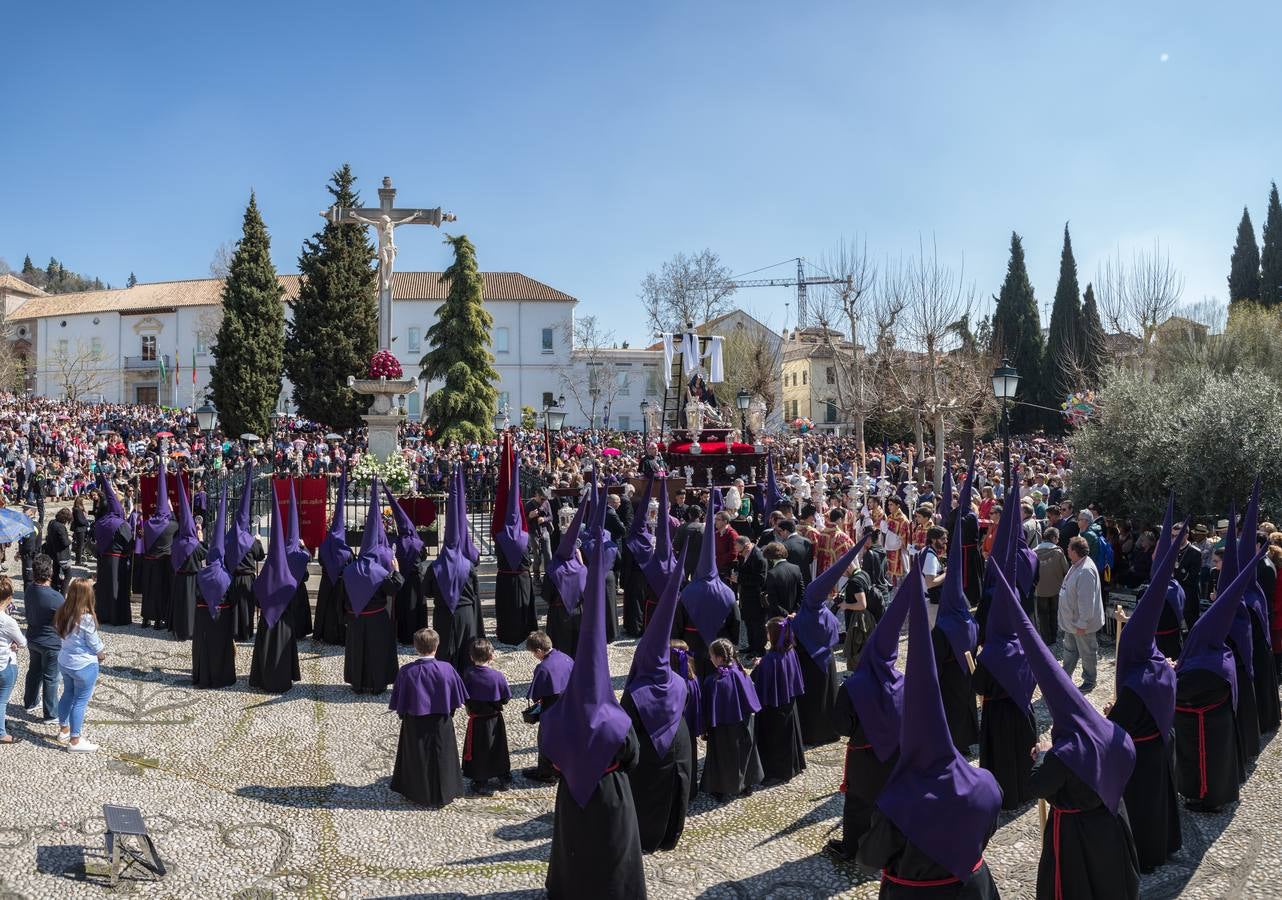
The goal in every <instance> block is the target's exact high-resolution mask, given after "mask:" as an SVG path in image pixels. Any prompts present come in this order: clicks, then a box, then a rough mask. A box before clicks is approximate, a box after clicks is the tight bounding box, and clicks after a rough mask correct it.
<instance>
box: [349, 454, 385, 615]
mask: <svg viewBox="0 0 1282 900" xmlns="http://www.w3.org/2000/svg"><path fill="white" fill-rule="evenodd" d="M379 487H380V482H379V480H378V479H377V478H375V479H374V480H373V481H372V482H371V483H370V486H369V513H368V514H367V515H366V517H365V531H364V532H363V533H362V534H361V552H360V553H358V554H357V555H356V558H355V559H354V560H352V562H351V564H350V565H349V566H348V567H347V568H346V569H344V570H343V586H344V587H345V588H347V600H348V602H349V603H351V605H352V612H354V613H356V615H358V616H359V615H360V614H361V613H363V612H364V611H365V607H366V606H368V605H369V602H370V600H372V599H373V597H374V594H375V593H377V592H378V589H379V588H380V587H381V586H382V584H383V582H384V581H386V580H387V576H389V575H391V574H392V545H391V544H390V543H388V540H387V531H386V530H385V529H384V528H383V511H382V510H381V509H380V508H379V505H378V496H379V494H378V492H379Z"/></svg>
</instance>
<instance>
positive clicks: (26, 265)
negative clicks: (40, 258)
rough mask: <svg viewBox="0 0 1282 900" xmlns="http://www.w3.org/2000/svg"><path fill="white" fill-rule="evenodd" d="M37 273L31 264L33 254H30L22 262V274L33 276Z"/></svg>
mask: <svg viewBox="0 0 1282 900" xmlns="http://www.w3.org/2000/svg"><path fill="white" fill-rule="evenodd" d="M35 271H36V267H35V265H33V264H32V262H31V254H30V253H28V254H27V255H26V257H25V258H24V259H23V260H22V274H23V275H32V274H34V273H35Z"/></svg>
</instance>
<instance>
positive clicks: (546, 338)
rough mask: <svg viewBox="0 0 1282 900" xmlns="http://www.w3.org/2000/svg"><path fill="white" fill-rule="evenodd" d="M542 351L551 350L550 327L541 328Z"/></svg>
mask: <svg viewBox="0 0 1282 900" xmlns="http://www.w3.org/2000/svg"><path fill="white" fill-rule="evenodd" d="M543 352H544V353H551V352H552V329H551V328H544V329H543Z"/></svg>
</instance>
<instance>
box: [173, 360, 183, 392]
mask: <svg viewBox="0 0 1282 900" xmlns="http://www.w3.org/2000/svg"><path fill="white" fill-rule="evenodd" d="M182 370H183V358H182V354H181V353H178V352H175V353H174V387H178V376H179V374H180V373H181V372H182Z"/></svg>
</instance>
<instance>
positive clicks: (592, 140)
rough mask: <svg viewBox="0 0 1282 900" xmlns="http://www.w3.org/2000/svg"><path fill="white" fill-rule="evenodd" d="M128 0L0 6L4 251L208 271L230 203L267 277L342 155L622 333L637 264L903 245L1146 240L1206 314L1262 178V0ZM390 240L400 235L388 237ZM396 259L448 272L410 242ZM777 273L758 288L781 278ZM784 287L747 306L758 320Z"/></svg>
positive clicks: (1278, 127) (1090, 248) (108, 275)
mask: <svg viewBox="0 0 1282 900" xmlns="http://www.w3.org/2000/svg"><path fill="white" fill-rule="evenodd" d="M1056 6H1057V7H1059V8H1056V9H1052V8H1051V5H1050V4H1043V3H1023V4H1017V3H1011V2H1005V3H1000V2H932V0H922V2H917V3H870V2H808V3H781V2H728V0H727V2H721V0H702V2H676V0H667V2H648V3H646V2H642V3H600V2H597V3H586V2H552V0H546V2H539V3H532V2H524V3H517V2H509V3H499V2H489V3H486V2H468V3H448V4H447V3H440V2H426V0H419V2H388V3H379V4H356V3H335V2H329V0H312V2H306V3H303V2H283V0H280V2H264V0H258V2H254V3H245V2H240V0H222V2H220V3H217V4H211V3H203V4H196V3H173V2H172V0H167V2H130V3H117V4H106V3H101V2H92V3H53V2H50V3H23V4H11V5H10V8H8V9H6V11H5V16H4V19H5V31H6V33H7V34H8V38H7V39H6V41H5V51H4V56H5V64H4V66H3V70H2V72H0V87H3V96H4V98H5V107H6V110H7V116H6V121H7V126H6V127H5V128H4V134H5V137H4V139H3V140H2V141H0V171H2V172H3V173H4V176H5V188H4V190H3V198H4V210H5V215H4V216H3V217H2V218H0V257H4V258H5V259H6V260H7V261H8V262H9V264H10V265H12V266H15V267H16V266H18V265H20V264H21V262H22V257H23V254H24V253H30V254H31V256H32V258H33V260H35V262H36V263H37V264H38V265H44V264H45V263H46V262H47V261H48V258H49V257H50V256H51V255H56V256H57V257H58V258H59V259H61V260H62V261H63V262H64V264H65V265H67V266H68V267H69V268H72V269H75V270H77V271H81V272H85V273H88V274H96V275H99V276H100V277H102V278H104V279H108V280H110V281H112V282H113V283H123V282H124V280H125V278H126V277H127V276H128V274H129V272H130V271H134V272H136V273H137V274H138V277H139V278H140V279H141V280H143V281H155V280H165V279H173V278H193V277H203V276H205V275H206V274H207V272H208V266H209V262H210V259H211V258H212V256H213V254H214V251H215V248H216V247H217V246H218V245H219V243H220V242H223V241H229V240H234V239H235V238H236V237H237V236H238V235H239V227H240V218H241V215H242V213H243V209H244V205H245V202H246V200H247V198H248V194H249V191H250V189H251V188H253V189H254V190H256V191H257V193H258V199H259V204H260V206H261V207H262V209H263V212H264V216H265V218H266V220H267V224H268V226H269V228H270V230H271V233H272V238H273V252H274V256H275V260H276V264H277V266H278V267H279V268H280V269H281V270H282V271H293V270H294V268H295V260H296V257H297V254H298V249H299V246H300V243H301V241H302V240H303V239H304V238H305V237H307V236H308V235H309V234H311V232H313V231H314V230H315V229H316V228H317V227H318V226H319V224H320V219H319V217H318V216H317V212H318V211H319V210H320V209H321V208H323V207H324V206H325V205H326V203H327V199H326V198H327V195H326V194H325V192H324V189H323V188H324V183H325V181H326V179H327V177H328V175H329V173H330V171H331V170H332V169H334V168H335V167H336V166H337V165H338V164H340V163H342V162H343V161H348V162H350V163H351V164H352V165H353V167H354V169H355V170H356V172H357V174H358V176H360V179H361V181H360V187H361V188H362V189H363V197H364V199H365V200H366V201H367V202H370V203H371V204H372V203H374V202H375V201H376V200H377V197H376V195H375V188H376V186H377V183H378V181H379V179H380V178H381V177H382V176H383V175H385V174H386V175H391V176H392V177H393V179H394V181H395V182H396V185H397V187H398V188H400V197H399V198H398V200H399V201H400V204H401V205H404V206H435V205H442V206H444V207H445V208H446V209H448V210H452V211H454V212H455V213H457V214H458V216H459V221H458V222H457V223H456V224H455V225H454V226H449V227H450V228H451V230H454V229H457V230H458V231H462V232H466V233H467V234H469V235H470V236H471V237H472V239H473V240H474V242H475V243H476V245H477V247H478V252H479V257H480V262H481V265H482V267H483V268H491V269H502V270H517V271H522V272H525V273H527V274H529V275H531V276H533V277H534V278H537V279H540V280H542V281H545V282H547V283H549V284H551V285H553V286H555V287H557V288H560V289H562V290H565V291H567V292H568V293H571V294H573V295H574V296H576V297H578V298H580V299H581V300H582V301H583V305H582V306H581V307H580V314H597V315H599V316H600V318H601V319H602V321H603V322H604V324H605V325H606V326H607V327H608V328H611V329H613V330H614V331H615V332H616V333H617V334H618V335H619V337H620V338H629V339H631V340H633V341H639V340H640V339H642V338H643V337H645V335H644V326H643V322H642V318H641V316H640V314H639V311H638V307H637V305H636V302H635V301H636V294H637V285H638V283H639V281H640V280H641V278H642V277H643V276H644V274H645V273H646V272H647V271H650V270H652V269H656V268H657V267H658V266H659V265H660V263H661V262H662V261H663V260H665V259H667V258H669V257H670V256H671V255H672V254H673V253H675V252H677V251H680V250H697V249H700V248H703V247H711V248H712V249H714V250H716V251H717V252H718V253H720V254H721V256H722V258H723V259H724V260H725V262H726V264H727V265H729V266H730V267H731V268H732V269H733V270H734V271H735V272H745V271H748V270H752V269H757V268H759V267H761V266H765V265H768V264H770V263H774V262H777V261H779V260H782V259H786V258H788V257H792V256H797V255H804V256H808V257H815V258H818V257H819V256H820V255H821V254H822V253H823V252H824V251H825V250H827V249H829V248H830V247H832V246H833V244H834V243H835V242H836V241H837V240H838V239H839V238H840V237H842V236H843V235H845V236H853V235H856V234H858V235H860V236H863V237H866V239H867V242H868V246H869V249H870V250H871V251H872V252H874V253H875V254H876V255H878V256H882V255H885V254H891V255H898V254H900V253H901V252H905V253H906V252H908V251H910V250H912V249H913V248H915V247H916V245H917V241H918V237H919V236H920V235H924V236H925V237H926V239H927V240H929V239H930V237H931V235H933V236H934V238H935V240H936V241H937V242H938V246H939V249H940V252H941V255H943V256H945V257H947V258H950V259H952V260H953V261H955V262H957V263H960V262H961V261H962V260H963V258H964V261H965V271H966V275H967V278H968V279H969V280H973V281H974V283H975V285H976V289H977V292H978V294H979V296H980V297H981V298H983V299H984V300H985V301H987V299H988V298H989V297H990V296H991V295H992V294H993V293H995V292H996V291H997V289H998V287H999V285H1000V283H1001V279H1002V276H1003V273H1004V270H1005V265H1006V257H1007V245H1008V241H1009V234H1010V231H1011V230H1012V229H1014V230H1017V231H1019V232H1020V233H1021V234H1022V235H1023V236H1024V239H1025V247H1026V251H1027V255H1028V261H1029V267H1030V272H1031V275H1032V279H1033V283H1034V287H1035V289H1036V291H1037V296H1038V300H1039V303H1042V304H1048V303H1049V302H1050V300H1051V297H1052V295H1053V294H1054V289H1055V279H1056V274H1057V270H1058V264H1059V250H1060V240H1061V230H1062V228H1063V225H1064V222H1065V221H1066V220H1067V221H1069V222H1070V227H1071V229H1072V233H1073V239H1074V247H1075V250H1076V252H1077V259H1078V266H1079V271H1080V274H1081V278H1082V283H1083V286H1084V285H1085V282H1086V281H1087V280H1089V279H1090V278H1091V277H1092V275H1093V273H1094V272H1095V268H1096V265H1097V262H1098V261H1100V260H1101V259H1102V258H1103V257H1104V256H1105V255H1107V254H1108V253H1109V252H1110V251H1112V250H1113V249H1114V248H1115V247H1121V248H1122V249H1123V251H1125V252H1126V253H1128V254H1129V252H1130V250H1131V249H1132V248H1134V247H1139V246H1146V245H1149V244H1151V242H1152V241H1153V239H1154V238H1157V237H1160V238H1161V240H1162V243H1163V245H1164V246H1166V247H1168V248H1169V249H1170V251H1171V254H1172V257H1173V259H1174V261H1175V263H1176V264H1177V265H1178V267H1179V268H1180V269H1181V271H1182V272H1183V273H1184V275H1185V277H1186V279H1187V287H1186V290H1185V294H1184V300H1185V301H1186V302H1189V301H1197V300H1200V299H1202V298H1203V297H1204V296H1218V297H1220V298H1221V299H1223V297H1224V293H1225V278H1226V276H1227V273H1228V257H1229V253H1230V251H1231V249H1232V241H1233V236H1234V232H1235V229H1236V225H1237V221H1238V217H1239V216H1240V214H1241V208H1242V206H1243V204H1248V205H1249V206H1250V207H1251V212H1252V215H1253V217H1254V219H1255V222H1256V226H1257V230H1258V229H1259V228H1261V227H1262V226H1263V216H1264V203H1265V200H1266V198H1267V193H1268V188H1269V182H1270V180H1272V179H1275V178H1278V177H1279V176H1282V153H1279V151H1280V150H1282V118H1280V117H1279V116H1278V114H1277V113H1278V111H1279V101H1278V86H1279V84H1280V83H1282V81H1280V79H1279V77H1278V76H1279V74H1282V62H1279V60H1280V59H1282V55H1280V54H1279V53H1278V51H1277V41H1278V36H1279V34H1282V27H1280V26H1282V5H1279V4H1276V3H1239V4H1232V5H1230V6H1217V5H1215V4H1205V3H1190V2H1161V3H1159V2H1151V0H1128V2H1126V3H1118V2H1115V0H1113V2H1095V0H1090V2H1077V3H1072V4H1057V5H1056ZM411 232H418V233H411ZM398 244H399V246H400V248H401V255H400V256H399V258H398V260H397V265H398V267H399V268H406V269H409V268H416V269H438V268H441V267H443V266H444V265H446V264H447V263H448V256H447V253H446V250H445V248H444V247H443V246H442V245H441V243H440V236H439V235H438V234H436V233H435V231H434V230H433V229H429V228H413V229H411V228H405V229H401V230H400V231H399V232H398ZM786 272H787V269H786V268H785V269H783V270H781V274H784V273H786ZM791 299H792V296H791V292H790V291H788V290H786V289H771V290H757V291H753V292H751V293H743V294H741V295H740V297H739V302H740V304H741V305H743V306H745V307H746V308H748V309H750V310H752V311H753V312H755V313H757V314H758V315H760V316H761V317H762V318H763V319H766V320H768V321H770V322H771V324H773V325H775V326H776V327H783V326H785V325H787V324H790V323H789V322H787V321H786V319H785V315H786V310H785V307H784V303H785V302H786V301H790V300H791Z"/></svg>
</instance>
